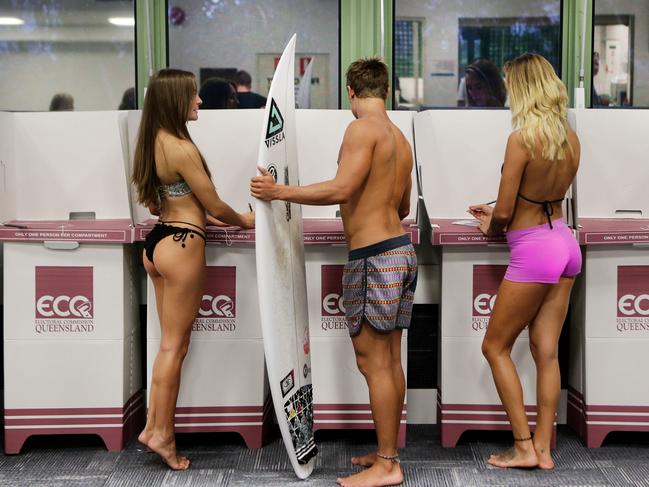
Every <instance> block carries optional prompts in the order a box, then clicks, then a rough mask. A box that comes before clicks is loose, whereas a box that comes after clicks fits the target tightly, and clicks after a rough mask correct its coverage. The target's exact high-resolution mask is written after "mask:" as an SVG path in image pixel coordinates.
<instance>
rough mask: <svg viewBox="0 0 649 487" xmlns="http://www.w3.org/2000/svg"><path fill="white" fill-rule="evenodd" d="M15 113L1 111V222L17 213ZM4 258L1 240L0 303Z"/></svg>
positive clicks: (0, 299) (0, 301)
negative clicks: (13, 186)
mask: <svg viewBox="0 0 649 487" xmlns="http://www.w3.org/2000/svg"><path fill="white" fill-rule="evenodd" d="M13 118H14V114H13V113H9V112H0V141H1V142H0V223H2V222H5V221H7V220H9V219H10V218H11V217H13V215H15V214H16V210H15V199H14V198H12V197H10V195H12V194H13V191H11V192H10V190H9V182H10V181H14V180H15V176H14V175H13V171H14V165H13V164H12V161H13V160H14V157H13V152H14V135H13V134H14V126H13ZM2 262H3V259H2V241H0V305H1V304H2V303H3V302H4V301H3V284H2V282H3V279H2V275H3V263H2Z"/></svg>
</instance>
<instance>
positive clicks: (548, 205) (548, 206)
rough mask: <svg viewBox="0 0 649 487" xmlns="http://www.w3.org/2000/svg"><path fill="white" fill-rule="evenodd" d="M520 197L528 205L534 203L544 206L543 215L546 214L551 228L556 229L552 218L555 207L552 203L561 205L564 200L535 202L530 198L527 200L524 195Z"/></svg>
mask: <svg viewBox="0 0 649 487" xmlns="http://www.w3.org/2000/svg"><path fill="white" fill-rule="evenodd" d="M518 197H519V198H521V199H523V200H525V201H527V202H528V203H534V204H535V205H541V206H543V213H545V216H546V217H547V219H548V225H550V228H554V227H553V226H552V218H550V217H551V216H552V215H553V214H554V207H553V206H552V203H561V202H562V201H563V198H561V199H558V200H552V201H550V200H543V201H535V200H531V199H529V198H526V197H525V196H523V195H522V194H520V193H518Z"/></svg>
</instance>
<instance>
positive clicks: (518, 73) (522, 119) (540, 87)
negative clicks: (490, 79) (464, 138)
mask: <svg viewBox="0 0 649 487" xmlns="http://www.w3.org/2000/svg"><path fill="white" fill-rule="evenodd" d="M505 76H506V77H505V83H506V84H507V92H508V93H509V105H510V108H511V111H512V125H513V127H514V129H519V130H520V133H521V136H522V139H523V144H524V145H525V147H526V148H527V150H528V151H529V153H530V156H531V157H534V154H535V153H536V152H535V149H536V144H537V142H538V143H540V144H541V147H542V149H541V156H542V157H543V158H544V159H547V160H550V161H556V160H562V159H565V158H566V147H567V148H568V151H569V152H572V147H570V144H569V143H568V92H567V90H566V87H565V85H564V84H563V82H562V81H561V79H559V77H558V76H557V74H556V73H555V71H554V68H553V67H552V65H551V64H550V63H549V62H548V61H547V59H545V58H544V57H543V56H539V55H538V54H523V55H522V56H519V57H517V58H516V59H514V60H513V61H511V62H509V63H507V64H506V65H505Z"/></svg>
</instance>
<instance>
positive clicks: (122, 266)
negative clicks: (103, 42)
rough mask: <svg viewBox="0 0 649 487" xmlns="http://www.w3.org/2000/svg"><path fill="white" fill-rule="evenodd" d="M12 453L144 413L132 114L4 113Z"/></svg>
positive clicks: (136, 421) (109, 435) (132, 427)
mask: <svg viewBox="0 0 649 487" xmlns="http://www.w3.org/2000/svg"><path fill="white" fill-rule="evenodd" d="M0 115H2V116H1V117H0V120H2V122H0V124H1V127H0V137H1V138H2V140H1V141H0V147H1V148H2V149H0V150H2V156H1V159H2V165H3V171H2V175H3V176H2V177H3V178H4V181H3V184H2V185H1V186H0V191H1V193H0V194H1V200H0V212H1V215H0V218H1V221H2V222H5V225H1V226H0V240H2V241H3V243H4V245H3V247H4V249H3V250H4V257H3V260H4V286H3V289H4V296H3V299H4V351H5V355H4V373H5V391H4V392H5V397H4V414H5V417H4V429H5V432H4V437H5V453H18V452H19V451H20V449H21V447H22V445H23V443H24V441H25V440H26V439H27V438H28V437H29V436H32V435H42V434H97V435H99V436H100V437H101V438H102V439H103V440H104V442H105V443H106V446H107V447H108V449H110V450H119V449H121V448H122V447H123V445H124V442H125V440H127V439H128V438H129V437H130V435H131V434H133V433H135V432H136V430H137V429H138V427H139V426H140V425H141V423H142V421H141V420H142V419H143V406H144V403H143V400H142V399H143V398H142V394H141V386H142V385H141V381H140V345H139V323H138V299H137V288H136V279H135V277H134V269H135V265H134V253H133V249H132V246H131V245H130V242H131V241H132V226H131V214H130V207H129V199H128V190H127V188H128V186H127V180H126V171H125V158H124V155H125V152H124V146H123V143H122V139H121V137H120V133H121V131H122V130H124V129H125V127H126V119H125V114H124V113H119V112H110V111H105V112H57V113H14V114H6V113H3V114H0Z"/></svg>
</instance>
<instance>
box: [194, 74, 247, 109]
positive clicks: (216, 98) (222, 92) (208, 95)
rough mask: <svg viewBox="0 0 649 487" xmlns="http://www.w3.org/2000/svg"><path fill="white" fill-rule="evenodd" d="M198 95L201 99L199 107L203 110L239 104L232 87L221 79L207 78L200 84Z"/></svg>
mask: <svg viewBox="0 0 649 487" xmlns="http://www.w3.org/2000/svg"><path fill="white" fill-rule="evenodd" d="M198 95H199V96H200V97H201V99H202V100H203V105H202V107H201V108H202V109H203V110H205V109H207V110H224V109H232V108H238V106H239V101H238V100H237V93H236V91H234V87H233V86H232V85H231V84H230V83H229V82H227V81H225V80H223V79H219V78H208V79H207V80H205V82H204V83H203V86H201V91H200V93H199V94H198Z"/></svg>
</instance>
